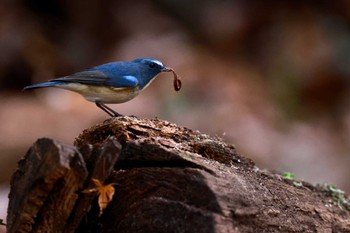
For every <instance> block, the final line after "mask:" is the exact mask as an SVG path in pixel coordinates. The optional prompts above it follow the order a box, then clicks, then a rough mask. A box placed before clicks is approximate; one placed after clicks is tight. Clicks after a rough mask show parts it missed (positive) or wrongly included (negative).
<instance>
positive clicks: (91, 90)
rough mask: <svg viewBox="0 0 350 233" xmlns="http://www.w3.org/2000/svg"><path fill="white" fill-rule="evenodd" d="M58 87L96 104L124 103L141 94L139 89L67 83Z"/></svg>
mask: <svg viewBox="0 0 350 233" xmlns="http://www.w3.org/2000/svg"><path fill="white" fill-rule="evenodd" d="M57 87H60V88H63V89H66V90H70V91H74V92H77V93H79V94H81V95H82V96H84V98H85V99H86V100H88V101H91V102H95V101H100V102H103V103H111V104H112V103H115V104H118V103H124V102H127V101H129V100H131V99H133V98H135V97H136V96H137V95H138V94H139V92H140V89H139V87H138V86H137V87H122V88H117V87H103V86H92V85H85V84H80V83H67V84H64V85H59V86H57Z"/></svg>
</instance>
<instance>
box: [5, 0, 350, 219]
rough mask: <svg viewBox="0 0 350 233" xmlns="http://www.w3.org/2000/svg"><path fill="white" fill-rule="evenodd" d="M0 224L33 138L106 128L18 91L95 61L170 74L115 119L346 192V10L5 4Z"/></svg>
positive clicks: (339, 4) (264, 4)
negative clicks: (189, 137) (227, 148)
mask: <svg viewBox="0 0 350 233" xmlns="http://www.w3.org/2000/svg"><path fill="white" fill-rule="evenodd" d="M0 4H1V6H0V99H1V100H0V103H1V105H0V106H1V110H0V122H1V124H0V156H1V163H0V218H5V215H6V213H5V212H6V205H7V193H8V184H9V179H10V176H11V174H12V172H13V171H14V169H15V168H16V164H17V161H18V160H19V159H20V158H21V157H22V156H23V155H24V154H25V153H26V150H27V149H28V148H29V147H30V145H31V144H32V143H33V142H34V141H35V140H36V139H37V138H40V137H51V138H54V139H58V140H60V141H63V142H66V143H69V144H72V142H73V140H74V138H75V137H76V136H77V135H78V134H79V133H80V132H81V131H82V130H83V129H85V128H87V127H89V126H92V125H94V124H96V123H98V122H101V121H103V120H104V119H106V118H107V117H108V116H107V115H106V114H105V113H104V112H102V111H101V110H99V109H98V108H96V106H95V105H94V104H93V103H90V102H87V101H85V100H84V99H83V98H82V97H81V96H79V95H78V94H75V93H72V92H68V91H64V90H57V89H54V88H51V89H50V88H49V89H41V90H38V91H28V92H22V91H21V90H22V88H23V87H24V86H26V85H29V84H32V83H37V82H43V81H46V80H48V79H51V78H54V77H60V76H63V75H67V74H70V73H73V72H76V71H79V70H82V69H84V68H88V67H91V66H95V65H99V64H102V63H106V62H110V61H117V60H131V59H134V58H138V57H153V58H156V59H159V60H161V61H163V62H164V63H165V64H166V65H168V66H170V67H172V68H174V69H175V70H176V71H177V72H178V73H179V74H180V76H181V77H182V81H183V89H182V90H181V91H180V92H179V93H175V91H173V87H172V75H171V74H161V75H160V76H159V77H158V79H157V80H156V81H155V82H153V83H152V85H151V86H150V87H149V88H148V89H147V90H145V91H144V92H143V93H142V94H141V95H140V96H138V97H137V98H136V99H134V100H132V101H130V102H128V103H125V104H121V105H112V107H113V108H114V109H116V110H117V111H118V112H120V113H123V114H126V115H137V116H138V117H142V118H145V117H149V118H151V117H155V116H157V117H159V118H162V119H166V120H169V121H172V122H175V123H177V124H179V125H183V126H186V127H189V128H192V129H198V130H200V131H201V132H203V133H207V134H210V135H212V136H215V135H217V136H220V137H223V138H224V139H225V141H227V142H229V143H233V144H235V145H236V146H237V148H238V150H239V151H240V152H241V153H242V154H244V155H246V156H247V157H250V158H252V159H253V160H254V161H255V162H256V163H257V165H258V166H259V167H260V168H267V169H272V170H278V171H291V172H293V173H295V174H296V177H297V178H299V179H304V180H307V181H310V182H312V183H332V184H336V185H337V186H338V187H339V188H341V189H344V190H346V191H348V192H349V191H350V183H349V182H348V180H349V178H350V169H349V164H350V94H349V93H350V92H349V88H350V2H349V1H346V0H338V1H322V0H321V1H305V0H304V1H298V0H297V1H296V0H290V1H281V0H271V1H244V0H240V1H239V0H236V1H224V0H222V1H213V0H155V1H133V0H129V1H112V0H107V1H99V0H84V1H83V0H78V1H68V0H51V1H46V0H3V1H2V2H1V3H0Z"/></svg>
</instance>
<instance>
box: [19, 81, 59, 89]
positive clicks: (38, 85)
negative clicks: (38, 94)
mask: <svg viewBox="0 0 350 233" xmlns="http://www.w3.org/2000/svg"><path fill="white" fill-rule="evenodd" d="M59 84H61V82H56V81H49V82H45V83H38V84H33V85H30V86H26V87H25V88H23V91H25V90H30V89H36V88H42V87H54V86H57V85H59Z"/></svg>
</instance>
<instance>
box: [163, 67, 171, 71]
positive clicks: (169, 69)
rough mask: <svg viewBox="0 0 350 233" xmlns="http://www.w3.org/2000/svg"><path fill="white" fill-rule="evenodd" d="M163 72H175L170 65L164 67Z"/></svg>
mask: <svg viewBox="0 0 350 233" xmlns="http://www.w3.org/2000/svg"><path fill="white" fill-rule="evenodd" d="M162 72H174V70H173V69H172V68H170V67H164V68H163V69H162Z"/></svg>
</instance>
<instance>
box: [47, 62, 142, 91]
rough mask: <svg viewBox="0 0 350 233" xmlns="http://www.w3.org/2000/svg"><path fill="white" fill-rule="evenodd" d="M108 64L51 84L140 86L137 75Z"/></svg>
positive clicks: (53, 80) (58, 79)
mask: <svg viewBox="0 0 350 233" xmlns="http://www.w3.org/2000/svg"><path fill="white" fill-rule="evenodd" d="M112 65H113V64H106V65H102V66H97V67H94V68H92V69H89V70H84V71H81V72H77V73H75V74H72V75H69V76H65V77H62V78H56V79H52V80H50V81H51V82H56V81H58V82H63V83H81V84H86V85H95V86H112V87H135V86H137V85H138V84H139V82H138V80H137V78H136V77H135V75H132V74H128V72H125V71H126V70H125V69H124V67H121V69H118V66H115V64H114V66H112Z"/></svg>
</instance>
